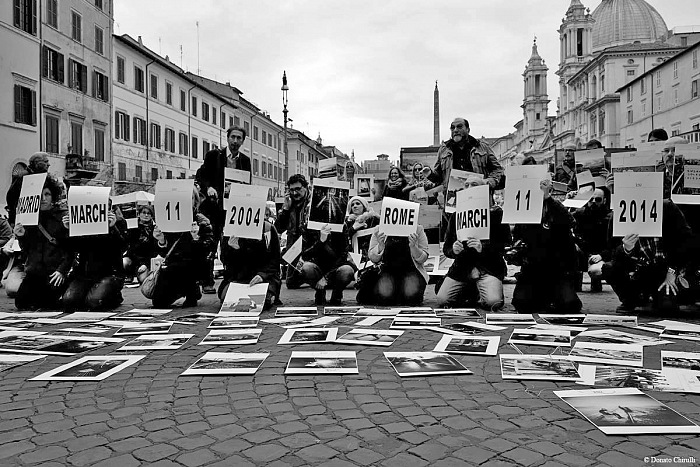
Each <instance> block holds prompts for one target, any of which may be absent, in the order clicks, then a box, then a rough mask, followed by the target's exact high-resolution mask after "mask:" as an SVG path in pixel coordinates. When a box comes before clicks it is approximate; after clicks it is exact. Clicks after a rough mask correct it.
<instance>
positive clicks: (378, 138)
mask: <svg viewBox="0 0 700 467" xmlns="http://www.w3.org/2000/svg"><path fill="white" fill-rule="evenodd" d="M648 2H649V3H650V4H651V5H653V6H654V7H655V8H656V9H657V10H658V11H659V13H660V14H661V15H662V16H663V18H664V20H665V21H666V24H667V26H668V27H669V28H670V29H672V28H674V27H676V26H686V25H692V24H696V25H700V9H699V8H698V0H648ZM570 3H571V0H481V1H475V0H441V1H429V0H420V1H418V0H383V1H376V0H350V1H341V0H285V1H282V0H236V1H231V0H148V1H144V0H115V7H114V9H115V11H114V21H115V25H114V32H115V33H116V34H129V35H130V36H132V37H134V38H136V37H138V36H139V35H140V36H142V38H143V42H144V44H145V45H146V46H147V47H149V48H151V49H152V50H154V51H156V52H159V53H160V54H161V55H163V56H165V55H169V56H170V59H171V61H173V62H174V63H176V64H178V65H179V64H180V46H182V52H183V56H182V57H183V58H182V66H183V68H184V69H185V70H188V71H191V72H195V73H196V72H197V67H198V61H199V68H200V69H201V74H202V75H204V76H207V77H210V78H214V79H216V80H218V81H221V82H226V81H230V82H231V84H232V85H233V86H236V87H237V88H238V89H240V90H241V91H243V95H244V97H245V98H246V99H248V100H250V101H252V102H253V103H255V104H256V105H257V106H258V107H260V109H262V110H266V111H268V112H269V113H270V115H271V117H272V118H273V120H275V121H276V122H277V123H279V124H280V125H282V122H283V118H282V94H281V91H280V87H281V85H282V71H283V70H286V71H287V77H288V81H289V105H288V109H289V117H290V118H291V119H292V120H293V123H292V125H293V127H294V128H296V129H298V130H301V131H303V132H304V133H306V134H307V135H308V136H310V137H312V138H316V137H317V136H318V135H319V133H320V135H321V137H322V138H323V143H324V144H330V145H334V146H337V147H338V148H339V149H340V150H341V151H343V152H345V153H347V154H348V155H349V154H350V153H351V151H352V150H354V151H355V157H356V160H358V161H360V160H366V159H374V158H375V156H376V155H377V154H381V153H385V154H389V156H390V159H391V160H396V159H398V155H399V149H400V148H401V147H404V146H428V145H430V144H432V142H433V90H434V88H435V80H438V86H439V88H440V138H441V140H445V139H447V138H449V125H450V122H451V120H452V119H453V118H454V117H456V116H464V117H466V118H467V119H468V120H469V122H470V126H471V131H472V134H473V135H474V136H477V137H478V136H482V135H483V136H487V137H497V136H502V135H505V134H507V133H509V132H511V131H513V124H515V123H516V122H517V121H518V120H520V119H521V118H522V109H521V108H520V105H521V104H522V100H523V78H522V72H523V70H524V67H525V65H526V63H527V60H528V59H529V57H530V53H531V49H532V39H533V36H535V35H536V36H537V45H538V49H539V53H540V55H541V56H542V58H544V60H545V63H546V64H547V65H548V66H549V73H548V91H549V98H550V99H551V101H552V102H551V103H550V105H549V115H554V114H555V112H556V99H557V97H558V95H559V90H558V84H557V78H558V77H557V76H556V75H555V74H554V72H555V71H556V69H557V65H558V62H559V33H558V32H557V29H558V28H559V26H560V25H561V20H562V18H563V17H564V16H565V13H566V9H567V8H568V6H569V4H570ZM582 3H583V4H584V5H585V6H587V7H589V8H590V9H591V11H593V10H594V9H595V7H596V6H598V4H599V3H600V1H599V0H582ZM196 21H199V25H200V27H199V60H198V57H197V55H198V53H197V26H196V24H195V23H196Z"/></svg>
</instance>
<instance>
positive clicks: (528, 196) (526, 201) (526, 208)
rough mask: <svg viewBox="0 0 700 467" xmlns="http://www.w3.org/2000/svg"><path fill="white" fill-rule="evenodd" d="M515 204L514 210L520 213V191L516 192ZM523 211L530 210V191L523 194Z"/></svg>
mask: <svg viewBox="0 0 700 467" xmlns="http://www.w3.org/2000/svg"><path fill="white" fill-rule="evenodd" d="M515 202H516V204H515V210H516V211H520V190H518V193H517V194H516V195H515ZM525 210H526V211H529V210H530V190H527V193H526V194H525Z"/></svg>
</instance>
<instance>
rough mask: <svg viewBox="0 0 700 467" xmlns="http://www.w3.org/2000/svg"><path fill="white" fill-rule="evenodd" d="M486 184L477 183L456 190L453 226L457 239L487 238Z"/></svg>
mask: <svg viewBox="0 0 700 467" xmlns="http://www.w3.org/2000/svg"><path fill="white" fill-rule="evenodd" d="M490 198H491V195H490V193H489V186H488V185H479V186H474V187H471V188H467V189H465V190H461V191H458V192H457V211H455V227H456V229H457V240H460V241H463V240H466V239H467V238H469V237H471V238H476V239H479V240H488V239H489V235H490V231H491V210H490V209H489V199H490Z"/></svg>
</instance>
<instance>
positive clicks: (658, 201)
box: [612, 172, 664, 237]
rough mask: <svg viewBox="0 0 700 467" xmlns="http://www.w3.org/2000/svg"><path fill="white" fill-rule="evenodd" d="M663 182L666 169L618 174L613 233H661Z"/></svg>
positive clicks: (641, 235) (658, 234)
mask: <svg viewBox="0 0 700 467" xmlns="http://www.w3.org/2000/svg"><path fill="white" fill-rule="evenodd" d="M663 184H664V174H663V172H618V173H616V174H615V191H614V193H613V195H612V208H613V211H614V214H615V215H614V218H613V236H615V237H622V236H625V235H627V234H631V233H636V234H638V235H639V236H640V237H661V225H662V223H663V204H662V203H663Z"/></svg>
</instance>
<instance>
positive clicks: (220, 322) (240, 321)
mask: <svg viewBox="0 0 700 467" xmlns="http://www.w3.org/2000/svg"><path fill="white" fill-rule="evenodd" d="M258 319H259V318H257V317H251V318H239V317H235V316H222V317H217V318H214V319H213V320H211V323H209V326H208V328H209V329H226V328H254V327H256V326H257V325H258Z"/></svg>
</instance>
